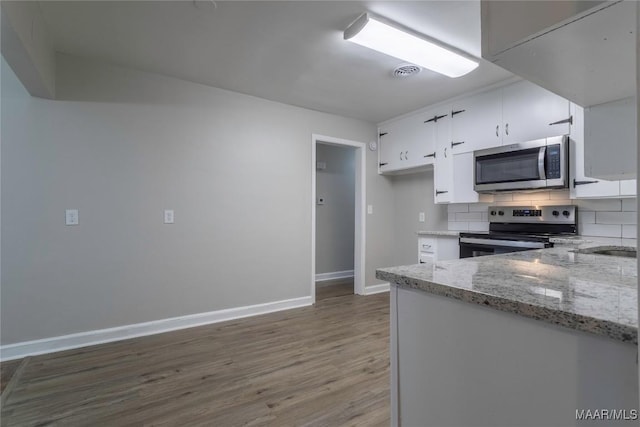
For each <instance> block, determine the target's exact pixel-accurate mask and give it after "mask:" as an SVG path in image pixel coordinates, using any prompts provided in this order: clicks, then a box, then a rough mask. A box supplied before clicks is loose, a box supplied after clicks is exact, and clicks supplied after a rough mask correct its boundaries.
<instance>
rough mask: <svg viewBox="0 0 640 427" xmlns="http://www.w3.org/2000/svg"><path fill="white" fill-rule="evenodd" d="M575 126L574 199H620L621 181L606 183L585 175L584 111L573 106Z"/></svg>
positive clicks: (571, 151)
mask: <svg viewBox="0 0 640 427" xmlns="http://www.w3.org/2000/svg"><path fill="white" fill-rule="evenodd" d="M571 113H572V115H573V125H571V140H570V144H571V145H570V146H569V155H570V164H569V171H570V173H571V180H570V184H569V186H570V190H571V198H572V199H581V198H592V197H619V196H620V181H605V180H601V179H594V178H591V177H588V176H586V175H585V173H584V110H583V109H582V107H579V106H577V105H575V104H571Z"/></svg>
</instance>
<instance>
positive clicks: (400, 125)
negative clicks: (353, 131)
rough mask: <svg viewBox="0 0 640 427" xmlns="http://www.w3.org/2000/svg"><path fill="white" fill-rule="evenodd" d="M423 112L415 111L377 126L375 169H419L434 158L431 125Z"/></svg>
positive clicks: (384, 170)
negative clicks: (376, 166) (377, 165)
mask: <svg viewBox="0 0 640 427" xmlns="http://www.w3.org/2000/svg"><path fill="white" fill-rule="evenodd" d="M428 119H429V117H426V116H425V114H416V115H411V116H408V117H404V118H402V119H399V120H396V121H393V122H389V123H387V124H384V125H381V126H380V127H379V128H378V131H379V132H378V133H379V140H378V145H379V151H378V153H379V154H378V160H379V172H380V173H386V172H395V171H400V170H413V169H420V168H424V167H426V166H429V165H432V164H433V162H434V159H435V156H434V153H435V127H434V126H432V125H431V123H430V122H428V123H425V120H428Z"/></svg>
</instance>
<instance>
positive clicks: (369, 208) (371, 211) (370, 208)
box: [367, 205, 373, 215]
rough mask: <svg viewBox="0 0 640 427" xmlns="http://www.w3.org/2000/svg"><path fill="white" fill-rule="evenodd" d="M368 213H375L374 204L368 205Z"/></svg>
mask: <svg viewBox="0 0 640 427" xmlns="http://www.w3.org/2000/svg"><path fill="white" fill-rule="evenodd" d="M367 214H369V215H373V205H367Z"/></svg>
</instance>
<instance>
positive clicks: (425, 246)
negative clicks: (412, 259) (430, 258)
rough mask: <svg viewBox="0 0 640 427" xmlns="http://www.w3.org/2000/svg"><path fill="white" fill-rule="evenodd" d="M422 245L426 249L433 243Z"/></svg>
mask: <svg viewBox="0 0 640 427" xmlns="http://www.w3.org/2000/svg"><path fill="white" fill-rule="evenodd" d="M422 247H423V248H424V249H429V248H430V247H431V245H427V244H423V245H422Z"/></svg>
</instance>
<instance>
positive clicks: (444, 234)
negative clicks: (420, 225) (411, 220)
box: [416, 230, 460, 237]
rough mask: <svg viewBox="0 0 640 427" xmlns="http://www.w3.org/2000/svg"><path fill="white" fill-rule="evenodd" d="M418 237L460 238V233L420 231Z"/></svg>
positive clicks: (417, 232)
mask: <svg viewBox="0 0 640 427" xmlns="http://www.w3.org/2000/svg"><path fill="white" fill-rule="evenodd" d="M416 234H417V235H418V236H448V237H460V232H459V231H450V230H420V231H416Z"/></svg>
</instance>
